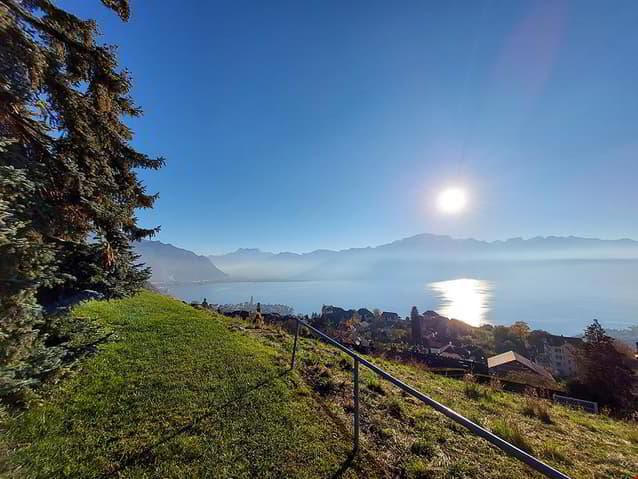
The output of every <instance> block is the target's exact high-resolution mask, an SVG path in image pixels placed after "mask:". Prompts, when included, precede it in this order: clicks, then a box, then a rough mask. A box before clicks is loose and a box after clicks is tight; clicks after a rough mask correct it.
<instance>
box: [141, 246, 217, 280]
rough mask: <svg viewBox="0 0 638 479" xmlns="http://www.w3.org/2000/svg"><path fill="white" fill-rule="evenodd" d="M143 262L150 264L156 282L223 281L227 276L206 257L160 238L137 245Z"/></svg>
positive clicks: (152, 278) (152, 277)
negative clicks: (162, 240) (164, 241)
mask: <svg viewBox="0 0 638 479" xmlns="http://www.w3.org/2000/svg"><path fill="white" fill-rule="evenodd" d="M134 249H135V252H136V253H137V254H139V255H140V261H142V262H143V263H144V264H146V265H147V266H150V267H151V271H152V276H151V282H153V283H190V282H197V281H223V280H226V279H228V276H227V275H226V274H225V273H224V272H222V271H220V270H219V269H218V268H217V267H216V266H215V265H214V264H213V263H211V261H210V260H209V259H208V258H207V257H206V256H198V255H196V254H195V253H193V252H192V251H188V250H185V249H181V248H177V247H175V246H173V245H171V244H166V243H162V242H160V241H141V242H139V243H136V244H135V245H134Z"/></svg>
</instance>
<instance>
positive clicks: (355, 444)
mask: <svg viewBox="0 0 638 479" xmlns="http://www.w3.org/2000/svg"><path fill="white" fill-rule="evenodd" d="M352 379H353V384H352V396H353V401H354V418H353V429H354V434H353V436H354V437H353V447H352V450H353V452H357V451H358V450H359V359H358V358H354V369H353V370H352Z"/></svg>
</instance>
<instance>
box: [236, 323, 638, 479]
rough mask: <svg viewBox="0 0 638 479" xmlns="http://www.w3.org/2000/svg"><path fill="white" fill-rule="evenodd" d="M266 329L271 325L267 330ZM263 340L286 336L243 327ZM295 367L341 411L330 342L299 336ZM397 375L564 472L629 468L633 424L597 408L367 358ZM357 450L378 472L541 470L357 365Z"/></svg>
mask: <svg viewBox="0 0 638 479" xmlns="http://www.w3.org/2000/svg"><path fill="white" fill-rule="evenodd" d="M275 329H276V328H275ZM246 333H247V334H251V335H253V336H254V337H255V338H257V339H259V340H260V341H261V342H263V343H264V344H268V345H270V346H273V347H278V348H281V350H282V354H283V353H285V352H287V351H289V350H290V343H289V340H288V339H287V337H285V336H281V335H278V334H271V333H269V332H268V328H261V329H247V330H246ZM298 358H299V360H298V367H297V370H298V372H300V373H301V374H302V375H303V377H304V379H305V381H306V382H307V383H308V384H309V385H310V386H311V387H312V388H313V389H314V390H315V391H316V392H317V393H318V394H320V396H321V403H322V406H323V407H324V408H325V409H326V410H328V411H330V412H331V414H332V415H333V416H334V417H335V418H338V419H340V420H341V421H342V422H344V423H346V422H348V421H349V420H350V418H351V406H352V402H351V394H352V386H351V385H352V366H351V364H352V361H351V359H350V358H348V357H347V356H346V355H345V354H343V353H341V352H339V351H337V350H336V349H335V348H334V347H331V346H329V345H326V344H324V343H322V342H320V341H317V340H315V339H314V338H302V340H301V341H300V346H299V353H298ZM369 359H370V360H371V361H372V362H374V363H375V364H377V365H379V366H381V367H382V368H384V369H385V370H386V371H388V372H390V373H391V374H393V375H395V376H396V377H398V378H399V379H401V380H403V381H405V382H407V383H408V384H410V385H412V386H414V387H416V388H417V389H419V390H420V391H422V392H424V393H425V394H427V395H429V396H431V397H432V398H434V399H436V400H437V401H439V402H441V403H443V404H445V405H446V406H448V407H451V408H453V409H454V410H456V411H457V412H459V413H461V414H463V415H464V416H466V417H468V418H470V419H471V420H473V421H474V422H476V423H479V424H481V425H482V426H483V427H486V428H488V429H490V430H491V431H493V432H495V433H496V434H498V435H499V436H501V437H503V438H504V439H506V440H508V441H509V442H511V443H513V444H515V445H516V446H518V447H520V448H522V449H525V450H527V451H529V452H531V453H532V454H534V455H536V456H537V457H539V458H540V459H541V460H543V461H545V462H547V463H548V464H550V465H552V466H553V467H555V468H557V469H559V470H561V471H563V472H564V473H566V474H568V475H569V476H570V477H572V478H574V479H609V478H614V479H621V478H622V479H631V478H634V477H635V476H636V474H638V427H636V423H635V422H628V421H619V420H615V419H612V418H610V417H608V416H606V415H604V414H600V415H591V414H588V413H586V412H581V411H578V410H574V409H570V408H566V407H562V406H559V405H555V404H552V403H550V402H549V401H545V400H541V399H538V398H535V397H529V396H524V395H519V394H513V393H508V392H504V391H502V390H500V388H499V387H498V384H492V385H490V386H487V385H480V384H476V383H468V382H465V381H462V380H457V379H452V378H446V377H443V376H440V375H437V374H434V373H432V372H429V371H427V370H426V369H425V368H423V367H422V366H420V365H418V364H414V365H407V364H403V363H398V362H395V361H390V360H386V359H383V358H378V357H372V358H369ZM361 380H362V385H361V433H362V443H363V446H364V450H365V451H367V453H368V454H369V455H370V456H371V457H374V458H375V459H376V461H377V467H380V468H382V469H383V473H384V475H385V476H386V477H408V478H415V479H418V478H437V479H450V478H472V479H478V478H480V479H487V478H490V479H493V478H499V479H524V478H525V479H527V478H540V477H544V476H541V475H539V474H537V473H534V472H533V471H531V470H530V469H529V468H527V466H525V465H523V464H521V463H520V462H518V461H516V460H514V459H512V458H510V457H508V456H506V455H505V454H504V453H503V452H501V451H500V450H498V449H496V448H495V447H493V446H491V445H490V444H489V443H487V442H486V441H484V440H482V439H479V438H477V437H476V436H474V435H472V434H471V433H470V432H469V431H467V430H466V429H465V428H463V427H462V426H459V425H457V424H456V423H454V422H452V421H451V420H449V419H447V418H446V417H444V416H443V415H442V414H439V413H437V412H435V411H434V410H432V409H431V408H429V407H427V406H424V405H423V404H422V403H421V402H419V401H417V400H415V399H413V398H412V397H408V396H406V395H405V394H404V393H402V392H401V391H399V390H398V389H397V388H395V387H394V386H392V385H391V384H389V383H387V382H385V381H383V380H381V379H379V378H378V377H377V376H376V375H374V374H373V373H371V372H370V371H369V370H367V369H366V368H362V369H361Z"/></svg>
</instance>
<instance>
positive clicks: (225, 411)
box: [0, 293, 638, 479]
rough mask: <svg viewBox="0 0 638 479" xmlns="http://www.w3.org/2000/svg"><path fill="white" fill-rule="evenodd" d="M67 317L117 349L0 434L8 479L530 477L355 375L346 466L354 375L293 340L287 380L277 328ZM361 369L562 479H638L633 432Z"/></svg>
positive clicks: (479, 392) (90, 314) (145, 303)
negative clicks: (358, 445)
mask: <svg viewBox="0 0 638 479" xmlns="http://www.w3.org/2000/svg"><path fill="white" fill-rule="evenodd" d="M74 314H76V315H77V316H80V317H87V318H95V319H97V320H98V321H99V322H100V323H101V324H103V325H105V326H106V327H108V328H110V329H111V330H112V331H113V332H114V333H116V335H117V340H115V341H114V342H111V343H109V344H106V345H104V346H102V348H101V350H100V352H99V354H97V355H96V356H94V357H92V358H90V359H88V360H87V361H85V362H84V363H83V366H82V371H81V372H80V373H79V374H77V375H75V376H74V377H73V378H72V379H70V380H66V381H64V382H62V383H61V384H59V385H57V386H55V387H53V388H52V391H51V394H50V396H49V397H48V398H47V399H46V400H45V401H44V402H43V403H42V404H41V405H39V406H35V407H33V408H32V409H31V410H30V411H28V412H27V413H25V414H23V415H22V416H20V417H16V418H13V419H11V420H10V421H8V423H7V434H5V438H6V440H5V442H7V443H8V444H5V445H4V446H2V445H1V444H0V451H1V450H2V449H3V447H4V448H5V449H7V450H13V449H15V450H14V451H13V452H12V454H11V455H10V457H9V458H8V461H7V462H6V467H5V468H6V469H7V470H5V471H4V472H5V473H6V474H7V476H8V477H28V478H31V477H34V478H37V477H42V478H45V477H87V478H88V477H126V478H133V477H162V478H171V477H175V478H177V477H180V478H181V477H195V478H197V477H214V478H231V477H232V478H244V477H246V478H248V477H255V478H262V477H264V478H322V477H323V478H328V477H334V478H338V477H344V478H355V477H356V478H374V477H383V478H396V477H401V478H412V479H421V478H438V479H444V478H446V479H452V478H457V479H462V478H466V479H470V478H471V479H487V478H490V479H495V478H499V479H506V478H507V479H523V478H530V477H531V478H538V477H540V476H539V475H537V474H535V473H533V472H531V471H530V470H529V469H528V468H527V467H526V466H524V465H522V464H520V463H518V462H517V461H515V460H513V459H511V458H509V457H507V456H506V455H505V454H504V453H502V452H501V451H499V450H497V449H495V448H494V447H492V446H491V445H489V444H488V443H487V442H485V441H483V440H481V439H478V438H476V437H475V436H473V435H472V434H470V433H469V432H467V431H466V430H465V429H463V428H462V427H460V426H457V425H456V424H455V423H453V422H451V421H450V420H448V419H447V418H445V417H443V416H442V415H441V414H439V413H436V412H434V411H433V410H432V409H430V408H428V407H426V406H423V405H422V404H421V403H418V402H417V401H416V400H413V399H412V398H409V397H406V396H405V395H403V394H401V393H400V392H398V391H397V390H396V389H395V388H394V387H392V386H391V385H389V384H388V383H385V382H382V381H381V380H379V379H378V378H376V377H375V376H373V375H372V374H371V373H370V372H369V371H367V370H365V369H362V372H361V374H362V386H361V404H362V406H361V415H362V417H361V433H362V451H361V455H360V457H359V458H358V459H356V460H354V461H351V460H350V459H349V450H350V449H349V448H350V425H351V411H352V401H351V394H352V389H351V385H352V381H351V377H352V369H351V368H352V366H351V361H350V360H349V358H348V357H346V356H345V355H343V354H342V353H340V352H338V351H336V350H335V349H334V348H332V347H330V346H328V345H326V344H323V343H321V342H319V341H316V340H314V339H312V338H302V339H301V340H300V349H299V355H298V359H299V360H298V366H297V368H296V369H295V371H294V372H292V373H290V372H286V371H287V369H288V362H289V360H290V350H291V346H292V338H291V336H290V335H289V334H288V333H286V332H285V331H284V330H282V329H281V328H280V327H278V326H263V327H260V328H256V327H254V326H252V325H251V324H250V323H249V322H245V321H241V320H239V319H229V318H223V317H220V316H219V315H217V314H213V313H209V312H206V311H201V310H196V309H193V308H191V307H190V306H187V305H184V304H183V303H181V302H179V301H176V300H173V299H170V298H167V297H163V296H159V295H156V294H152V293H142V294H140V295H138V296H136V297H134V298H131V299H127V300H122V301H112V302H90V303H87V304H85V305H83V306H81V307H79V308H76V310H75V312H74ZM372 361H373V362H375V363H377V364H379V365H380V366H382V367H383V368H385V369H386V370H388V371H390V372H391V373H393V374H395V375H396V376H397V377H399V378H401V379H403V380H404V381H406V382H408V383H410V384H412V385H414V386H415V387H417V388H418V389H420V390H421V391H423V392H425V393H426V394H429V395H431V396H432V397H434V398H435V399H437V400H439V401H440V402H442V403H444V404H446V405H448V406H450V407H452V408H454V409H456V410H457V411H459V412H460V413H462V414H464V415H466V416H467V417H469V418H471V419H472V420H474V421H476V422H479V423H480V424H482V425H483V426H485V427H487V428H489V429H491V430H493V431H495V432H496V433H497V434H499V435H501V436H502V437H505V438H506V439H508V440H509V441H511V442H514V443H515V444H517V445H518V446H519V447H522V448H525V449H528V450H530V451H532V452H533V453H534V454H535V455H537V456H539V457H541V458H542V459H543V460H545V461H547V462H548V463H550V464H552V465H553V466H555V467H557V468H558V469H560V470H562V471H564V472H566V473H567V474H569V475H570V476H571V477H573V478H574V479H603V478H605V479H607V478H610V477H611V478H627V479H629V478H631V477H633V476H634V475H635V474H636V473H637V472H638V430H637V428H636V427H635V423H633V424H632V423H628V422H623V421H616V420H613V419H611V418H609V417H606V416H604V415H600V416H592V415H589V414H587V413H583V412H579V411H574V410H570V409H567V408H563V407H560V406H556V405H551V404H549V403H546V402H544V401H540V400H538V399H533V398H525V397H523V396H520V395H514V394H510V393H506V392H502V391H500V390H498V389H497V388H493V387H487V386H482V385H476V384H473V383H464V382H463V381H458V380H454V379H448V378H444V377H441V376H437V375H434V374H432V373H430V372H428V371H426V370H425V369H423V368H421V367H419V366H418V365H412V366H411V365H405V364H399V363H396V362H393V361H387V360H383V359H380V358H373V359H372ZM0 442H2V441H0ZM2 464H3V461H2V458H1V457H0V475H2V472H3V471H2Z"/></svg>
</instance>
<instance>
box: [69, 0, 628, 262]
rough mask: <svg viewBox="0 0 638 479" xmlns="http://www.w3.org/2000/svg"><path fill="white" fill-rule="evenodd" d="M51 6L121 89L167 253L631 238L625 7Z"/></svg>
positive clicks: (148, 220)
mask: <svg viewBox="0 0 638 479" xmlns="http://www.w3.org/2000/svg"><path fill="white" fill-rule="evenodd" d="M58 3H59V4H60V5H61V6H63V7H65V8H67V9H68V10H70V11H72V12H73V13H75V14H77V15H78V16H80V17H82V18H93V19H96V20H97V21H98V24H99V26H100V31H101V32H102V37H101V41H103V42H105V43H110V44H116V45H118V47H119V48H118V52H119V58H120V63H121V66H122V67H125V68H127V69H128V70H130V71H131V73H132V77H133V82H134V87H133V90H132V94H133V97H134V99H135V100H136V102H137V103H138V104H139V105H140V106H141V107H142V108H143V110H144V112H145V115H144V116H143V117H142V118H140V119H134V120H131V121H130V125H131V126H132V128H133V129H134V131H135V135H136V136H135V139H134V142H133V144H134V146H135V147H136V148H137V149H138V150H140V151H142V152H145V153H148V154H150V155H152V156H164V157H166V159H167V166H166V167H165V168H164V169H162V170H161V171H159V172H147V171H142V172H140V175H141V177H142V178H143V180H144V182H145V183H146V185H147V187H148V190H149V191H151V192H159V194H160V199H159V200H158V201H157V203H156V207H155V209H153V210H149V211H141V212H140V214H139V218H140V221H141V223H142V224H143V225H144V226H156V225H161V228H162V229H161V233H160V234H159V236H158V237H157V239H159V240H161V241H164V242H169V243H172V244H174V245H176V246H180V247H183V248H187V249H190V250H193V251H196V252H198V253H201V254H213V253H222V252H227V251H232V250H235V249H237V248H239V247H259V248H261V249H264V250H269V251H295V252H302V251H311V250H314V249H318V248H330V249H342V248H348V247H358V246H368V245H378V244H382V243H387V242H390V241H393V240H396V239H400V238H402V237H407V236H410V235H414V234H418V233H423V232H429V233H437V234H450V235H452V236H456V237H474V238H478V239H486V240H493V239H505V238H510V237H517V236H522V237H533V236H538V235H542V236H544V235H552V234H553V235H572V234H573V235H580V236H591V237H600V238H621V237H632V238H638V213H637V210H638V187H637V186H636V184H637V180H638V94H636V85H638V61H636V52H637V51H638V29H637V28H636V25H637V24H638V3H637V2H635V0H626V1H625V0H614V1H613V2H601V1H598V0H592V1H587V0H578V1H572V2H567V1H566V2H562V1H560V0H550V1H523V0H521V1H516V2H509V1H505V0H492V1H478V0H477V1H456V2H444V1H433V2H427V1H422V0H421V1H414V2H409V1H402V2H387V1H385V2H377V1H327V0H322V1H319V0H317V1H310V0H309V1H303V2H299V1H289V2H284V1H275V0H273V1H268V2H263V1H253V2H248V1H241V0H233V1H224V2H222V1H210V2H205V1H199V2H197V1H186V0H183V1H180V2H175V1H164V0H162V1H160V0H155V1H142V0H131V4H132V5H131V7H132V12H131V20H130V21H129V22H128V23H123V22H121V21H120V20H119V18H117V16H116V15H114V14H113V13H111V12H110V11H108V10H107V9H106V8H104V7H102V5H101V3H100V2H98V1H97V0H95V1H79V0H64V1H60V2H58ZM448 186H456V187H461V188H463V189H464V190H465V191H466V194H467V196H468V205H467V208H466V210H465V211H463V212H462V213H461V214H457V215H443V214H441V213H440V212H439V211H437V210H436V208H435V206H434V205H435V203H436V195H437V194H438V192H439V191H441V190H442V189H444V188H446V187H448Z"/></svg>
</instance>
